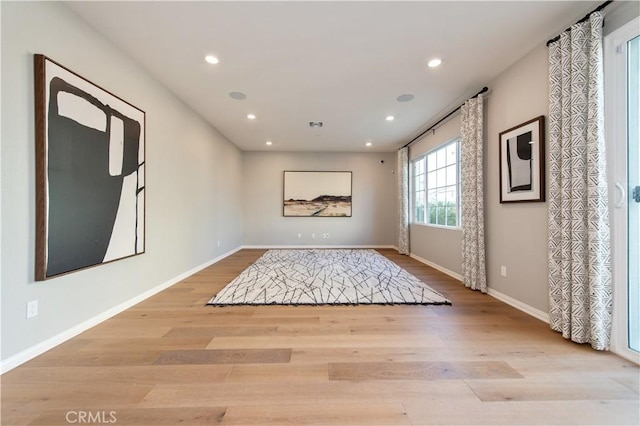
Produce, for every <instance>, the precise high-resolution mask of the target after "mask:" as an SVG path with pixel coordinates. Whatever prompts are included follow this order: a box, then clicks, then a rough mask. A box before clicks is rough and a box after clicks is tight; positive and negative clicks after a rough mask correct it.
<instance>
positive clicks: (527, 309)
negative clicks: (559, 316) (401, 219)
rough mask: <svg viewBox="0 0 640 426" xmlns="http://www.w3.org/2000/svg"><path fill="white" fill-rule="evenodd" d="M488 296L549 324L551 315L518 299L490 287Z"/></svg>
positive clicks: (442, 268)
mask: <svg viewBox="0 0 640 426" xmlns="http://www.w3.org/2000/svg"><path fill="white" fill-rule="evenodd" d="M409 256H411V257H412V258H413V259H415V260H417V261H418V262H421V263H424V264H425V265H429V266H431V267H432V268H434V269H437V270H439V271H440V272H444V273H445V274H447V275H449V276H450V277H453V278H455V279H457V280H458V281H462V275H460V274H457V273H455V272H453V271H450V270H449V269H447V268H444V267H442V266H440V265H438V264H435V263H433V262H430V261H428V260H426V259H423V258H421V257H420V256H416V255H415V254H410V255H409ZM487 294H489V296H492V297H494V298H496V299H498V300H499V301H501V302H504V303H506V304H507V305H509V306H513V307H514V308H516V309H518V310H520V311H522V312H524V313H525V314H529V315H531V316H532V317H534V318H537V319H539V320H540V321H544V322H546V323H547V324H549V322H550V320H549V314H548V313H546V312H543V311H541V310H540V309H536V308H534V307H533V306H529V305H527V304H526V303H522V302H521V301H519V300H518V299H514V298H513V297H511V296H507V295H506V294H504V293H501V292H499V291H497V290H494V289H492V288H490V287H489V289H488V290H487Z"/></svg>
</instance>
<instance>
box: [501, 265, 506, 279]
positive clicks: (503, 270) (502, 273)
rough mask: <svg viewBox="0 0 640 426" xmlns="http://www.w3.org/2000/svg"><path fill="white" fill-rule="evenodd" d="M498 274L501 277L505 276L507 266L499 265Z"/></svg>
mask: <svg viewBox="0 0 640 426" xmlns="http://www.w3.org/2000/svg"><path fill="white" fill-rule="evenodd" d="M500 275H502V276H503V277H506V276H507V267H506V266H501V267H500Z"/></svg>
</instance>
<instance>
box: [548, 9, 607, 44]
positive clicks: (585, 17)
mask: <svg viewBox="0 0 640 426" xmlns="http://www.w3.org/2000/svg"><path fill="white" fill-rule="evenodd" d="M611 3H613V0H609V1H605V2H604V3H602V4H601V5H600V6H598V7H596V8H595V9H593V10H592V11H591V12H589V13H587V14H586V15H584V18H582V19H581V20H579V21H578V22H576V23H575V24H573V25H576V24H579V23H581V22H584V21H586V20H587V19H589V16H591V14H592V13H596V12H600V11H601V10H602V9H604V8H605V7H607V6H609V5H610V4H611ZM573 25H572V26H573ZM566 31H571V27H569V28H567V29H566V30H564V31H563V33H564V32H566ZM558 40H560V34H558V35H557V36H555V37H554V38H552V39H551V40H548V41H547V46H549V45H550V44H551V43H554V42H556V41H558Z"/></svg>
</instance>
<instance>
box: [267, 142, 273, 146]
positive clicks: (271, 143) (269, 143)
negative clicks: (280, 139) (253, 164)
mask: <svg viewBox="0 0 640 426" xmlns="http://www.w3.org/2000/svg"><path fill="white" fill-rule="evenodd" d="M265 143H266V144H267V145H269V146H271V145H273V142H271V141H266V142H265Z"/></svg>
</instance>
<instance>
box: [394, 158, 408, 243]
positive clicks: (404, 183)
mask: <svg viewBox="0 0 640 426" xmlns="http://www.w3.org/2000/svg"><path fill="white" fill-rule="evenodd" d="M396 169H397V170H398V252H399V253H400V254H409V148H407V147H404V148H401V149H400V150H398V167H397V168H396Z"/></svg>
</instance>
